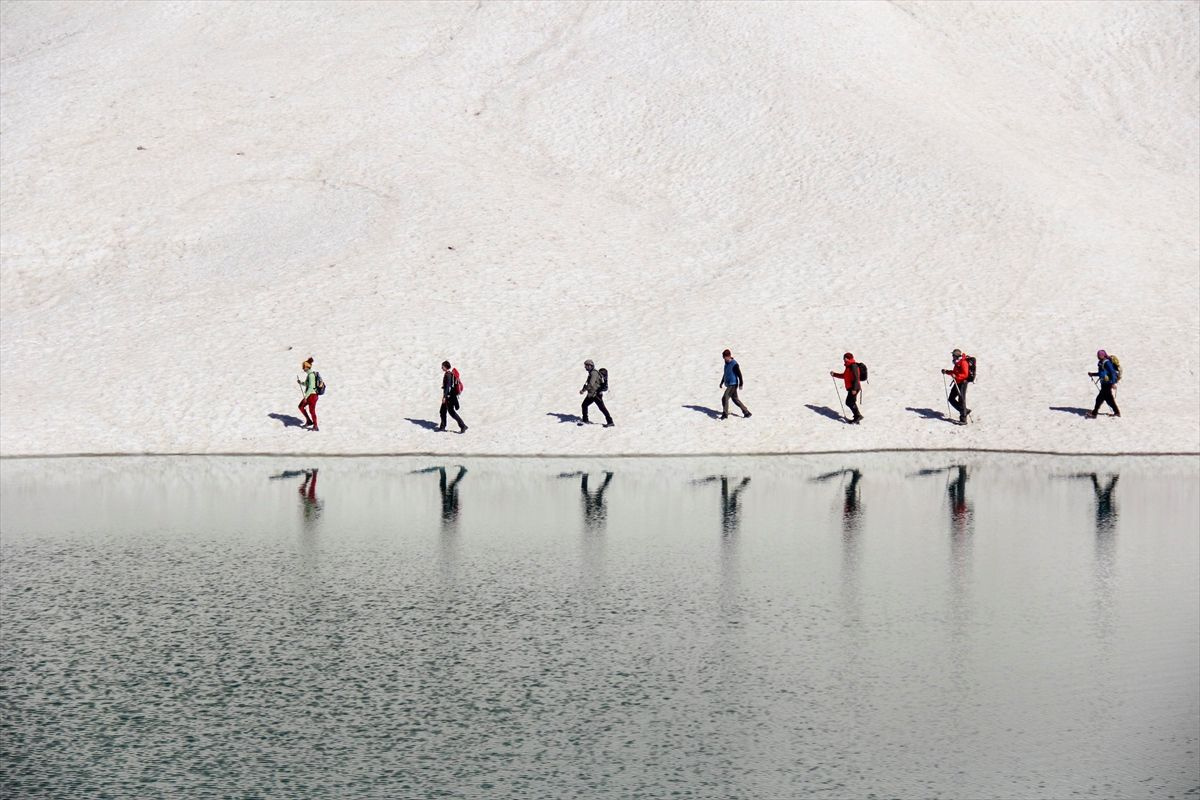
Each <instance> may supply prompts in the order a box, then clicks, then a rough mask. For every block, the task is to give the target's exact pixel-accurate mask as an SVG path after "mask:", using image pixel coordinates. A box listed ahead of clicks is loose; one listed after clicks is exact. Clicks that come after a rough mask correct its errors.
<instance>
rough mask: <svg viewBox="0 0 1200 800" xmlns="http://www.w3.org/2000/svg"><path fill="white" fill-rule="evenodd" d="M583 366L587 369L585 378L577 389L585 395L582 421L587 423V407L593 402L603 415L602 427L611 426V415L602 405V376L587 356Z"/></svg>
mask: <svg viewBox="0 0 1200 800" xmlns="http://www.w3.org/2000/svg"><path fill="white" fill-rule="evenodd" d="M583 368H584V369H586V370H587V374H588V376H587V380H586V381H584V383H583V388H582V389H580V390H579V393H580V394H585V395H587V397H585V398H584V399H583V415H582V416H583V422H584V424H585V425H586V424H588V407H589V406H590V405H592V404H593V403H595V404H596V408H598V409H600V413H601V414H603V415H604V419H605V423H604V427H606V428H611V427H612V426H613V420H612V416H611V415H610V414H609V413H608V409H607V408H605V407H604V390H603V386H604V378H603V377H602V376H601V375H600V370H598V369H596V365H595V364H594V363H593V362H592V360H591V359H590V358H589V359H588V360H587V361H584V362H583Z"/></svg>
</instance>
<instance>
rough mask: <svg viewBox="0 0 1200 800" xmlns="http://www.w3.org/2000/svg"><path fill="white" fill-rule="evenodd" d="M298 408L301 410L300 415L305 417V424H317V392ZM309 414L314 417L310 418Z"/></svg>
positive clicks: (304, 400) (302, 401) (301, 402)
mask: <svg viewBox="0 0 1200 800" xmlns="http://www.w3.org/2000/svg"><path fill="white" fill-rule="evenodd" d="M297 408H299V409H300V413H301V414H303V415H304V421H305V422H311V423H312V424H313V425H314V426H315V425H316V424H317V394H316V392H313V393H312V394H310V395H309V396H308V397H306V398H304V399H303V400H301V401H300V405H299V406H297ZM309 414H312V416H311V417H310V416H309Z"/></svg>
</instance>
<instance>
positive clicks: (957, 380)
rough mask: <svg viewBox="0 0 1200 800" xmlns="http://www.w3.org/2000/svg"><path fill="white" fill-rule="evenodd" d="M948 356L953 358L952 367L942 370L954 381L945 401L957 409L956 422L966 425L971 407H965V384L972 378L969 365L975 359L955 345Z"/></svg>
mask: <svg viewBox="0 0 1200 800" xmlns="http://www.w3.org/2000/svg"><path fill="white" fill-rule="evenodd" d="M950 357H951V358H952V359H953V360H954V368H953V369H944V370H942V374H943V375H949V376H950V377H951V379H952V380H953V381H954V387H953V388H952V389H950V395H949V396H948V397H947V398H946V402H948V403H949V404H950V405H952V406H954V407H955V408H956V409H958V424H959V425H966V424H967V417H969V416H970V415H971V409H969V408H967V384H968V383H970V382H971V380H972V379H973V378H974V376H973V375H972V374H971V373H972V372H973V370H972V369H971V365H972V363H973V362H974V361H975V359H974V358H972V357H971V356H968V355H964V354H963V351H962V350H959V349H958V348H957V347H956V348H954V351H953V352H952V353H951V354H950Z"/></svg>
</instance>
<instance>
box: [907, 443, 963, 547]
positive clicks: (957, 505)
mask: <svg viewBox="0 0 1200 800" xmlns="http://www.w3.org/2000/svg"><path fill="white" fill-rule="evenodd" d="M943 473H945V474H946V475H947V476H950V480H949V481H948V482H947V484H946V493H947V494H948V495H949V500H950V503H949V505H950V535H951V537H952V538H951V548H952V550H953V552H954V556H955V560H956V562H961V561H962V560H963V559H965V558H966V556H967V555H968V553H967V547H968V545H969V537H970V534H971V504H970V503H968V502H967V467H966V465H964V464H954V465H952V466H949V467H941V468H938V469H922V470H918V471H917V473H916V474H917V475H921V476H924V475H941V474H943ZM960 566H965V565H964V564H960Z"/></svg>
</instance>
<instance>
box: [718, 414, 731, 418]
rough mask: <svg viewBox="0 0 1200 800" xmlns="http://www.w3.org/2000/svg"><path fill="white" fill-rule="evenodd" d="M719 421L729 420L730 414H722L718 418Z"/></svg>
mask: <svg viewBox="0 0 1200 800" xmlns="http://www.w3.org/2000/svg"><path fill="white" fill-rule="evenodd" d="M718 419H729V415H728V414H722V415H721V416H720V417H718Z"/></svg>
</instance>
